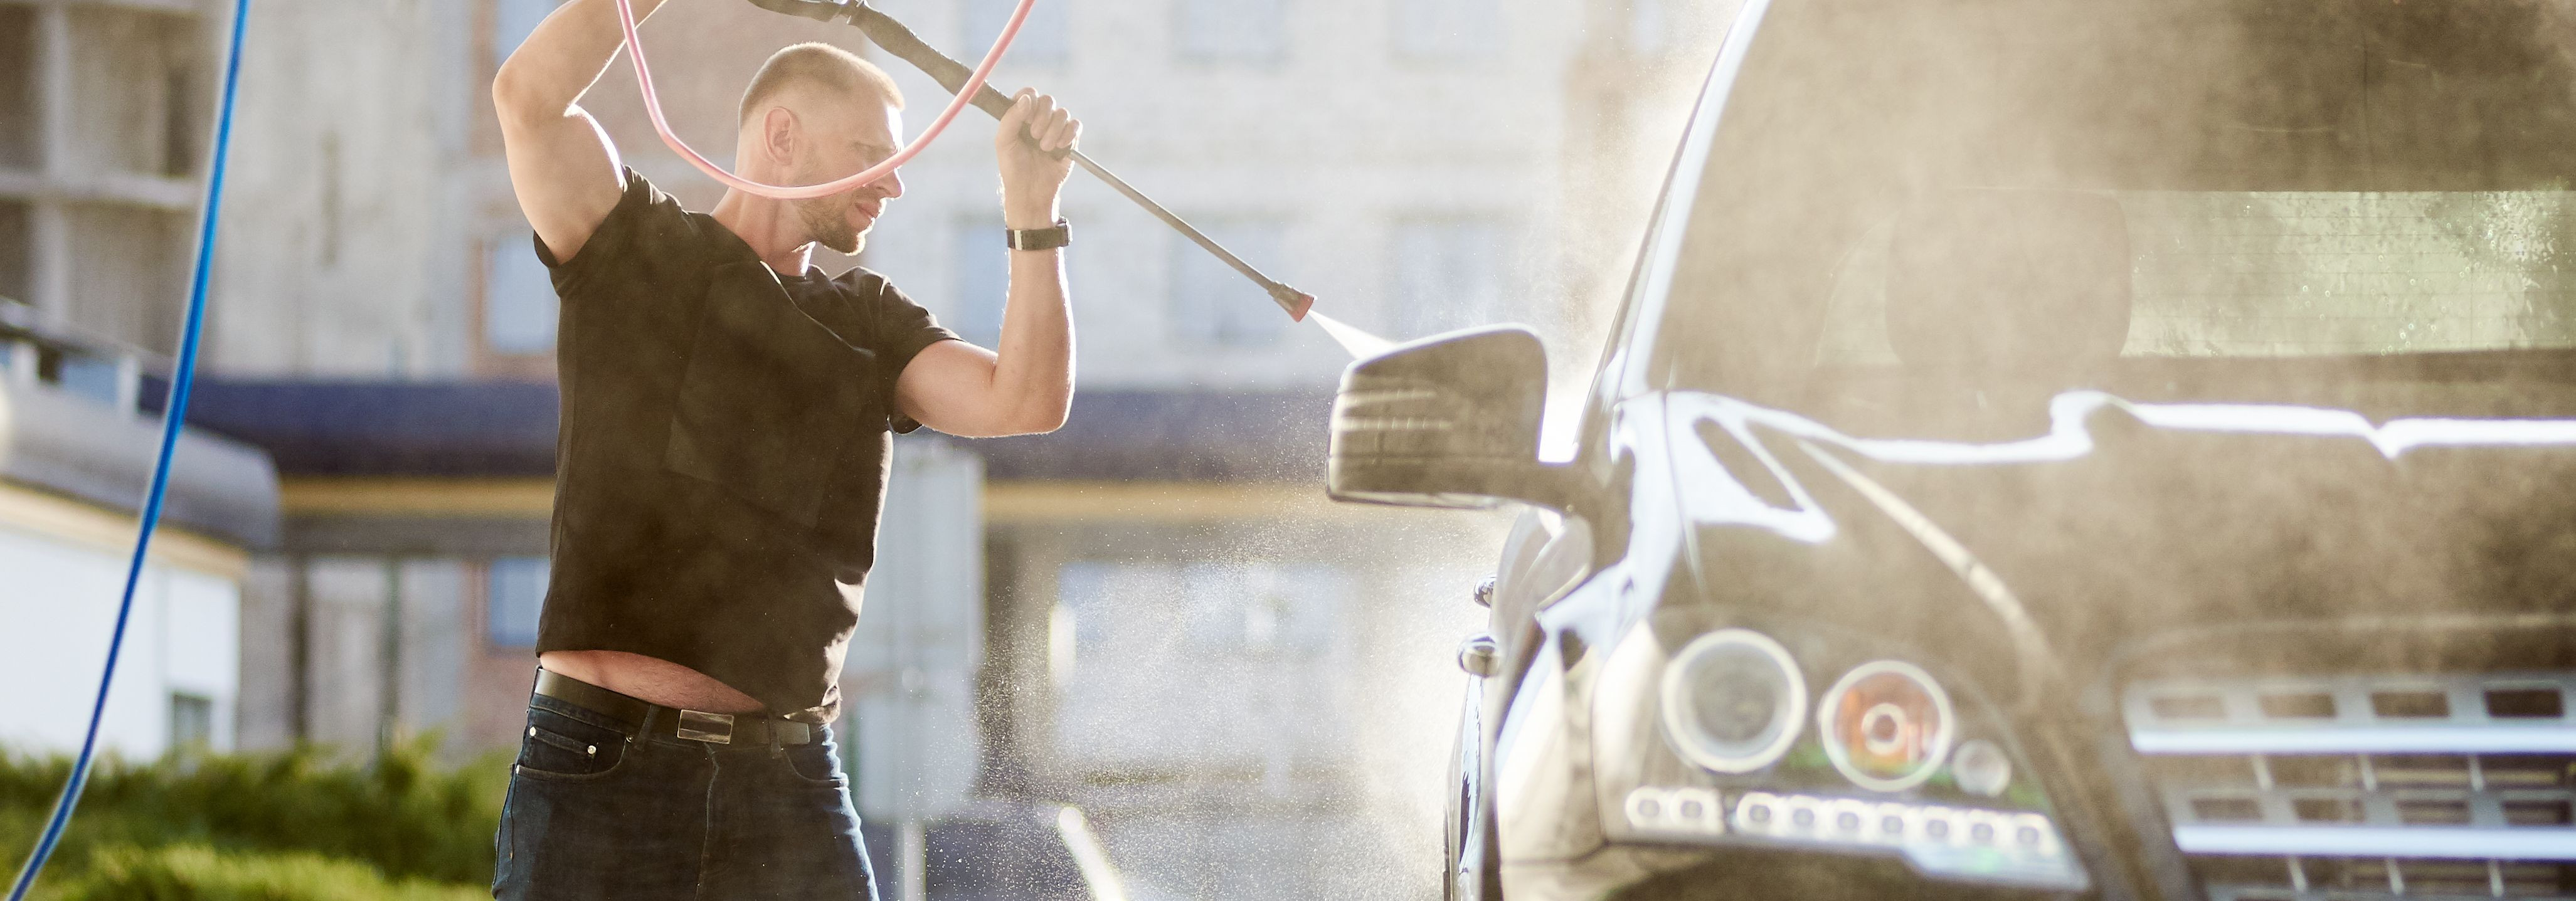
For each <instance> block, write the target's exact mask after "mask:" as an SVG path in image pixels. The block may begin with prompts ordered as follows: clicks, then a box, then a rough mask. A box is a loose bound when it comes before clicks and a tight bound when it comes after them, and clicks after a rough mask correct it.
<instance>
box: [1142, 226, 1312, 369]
mask: <svg viewBox="0 0 2576 901" xmlns="http://www.w3.org/2000/svg"><path fill="white" fill-rule="evenodd" d="M1204 230H1205V231H1206V232H1207V235H1208V237H1211V238H1214V239H1216V242H1217V243H1218V244H1222V245H1224V246H1225V249H1227V250H1230V251H1233V252H1234V255H1235V256H1238V257H1242V258H1243V259H1244V260H1245V261H1246V262H1249V263H1252V264H1253V265H1255V266H1260V265H1265V264H1267V265H1272V266H1276V265H1279V262H1278V261H1279V248H1280V245H1281V243H1282V242H1281V240H1280V239H1281V236H1282V235H1283V234H1284V233H1285V232H1286V231H1287V229H1286V227H1285V226H1284V225H1282V224H1281V223H1279V222H1278V221H1276V220H1267V219H1236V220H1231V221H1229V220H1216V221H1213V222H1209V223H1204ZM1170 247H1171V256H1172V298H1171V310H1172V326H1173V328H1172V330H1173V333H1174V334H1175V335H1176V336H1177V337H1179V338H1182V339H1183V340H1187V341H1194V342H1197V343H1200V344H1213V345H1221V346H1226V347H1260V346H1264V345H1268V344H1270V343H1272V342H1274V341H1277V340H1278V339H1279V334H1280V332H1281V331H1282V330H1283V329H1284V328H1285V327H1286V325H1287V323H1288V317H1287V316H1285V315H1283V314H1281V313H1280V312H1279V306H1278V304H1277V302H1275V301H1273V300H1271V299H1270V295H1269V294H1268V293H1267V292H1264V291H1262V290H1261V286H1259V285H1255V284H1253V283H1252V280H1250V279H1247V278H1244V277H1243V274H1242V273H1240V272H1236V271H1234V267H1231V266H1228V265H1226V264H1225V261H1224V260H1220V259H1217V258H1216V255H1215V254H1212V253H1209V252H1207V249H1206V248H1203V247H1200V246H1198V244H1196V243H1195V242H1192V241H1191V240H1190V239H1188V238H1185V237H1182V236H1180V235H1178V234H1174V235H1172V238H1171V245H1170Z"/></svg>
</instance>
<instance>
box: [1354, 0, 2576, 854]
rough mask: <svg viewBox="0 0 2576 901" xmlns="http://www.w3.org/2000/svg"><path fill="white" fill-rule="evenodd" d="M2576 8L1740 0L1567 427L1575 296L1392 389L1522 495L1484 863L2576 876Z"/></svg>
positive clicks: (1402, 461)
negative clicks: (1557, 346) (1564, 309)
mask: <svg viewBox="0 0 2576 901" xmlns="http://www.w3.org/2000/svg"><path fill="white" fill-rule="evenodd" d="M2571 38H2576V9H2571V8H2569V7H2568V6H2566V5H2564V4H2555V3H2549V4H2541V3H2527V2H2505V0H2296V2H2276V0H2182V2H2166V0H2142V2H2121V3H2115V2H2108V0H1771V2H1763V0H1751V2H1748V3H1747V4H1746V7H1745V9H1744V10H1743V13H1742V15H1741V18H1740V19H1739V21H1738V22H1737V24H1736V25H1735V27H1734V30H1733V31H1732V32H1731V33H1730V34H1729V36H1728V38H1727V39H1726V42H1725V45H1724V48H1723V50H1722V51H1721V53H1720V55H1719V56H1718V58H1717V60H1716V64H1715V67H1714V69H1713V71H1712V74H1711V76H1710V79H1709V82H1708V86H1707V88H1706V90H1705V92H1704V93H1703V95H1702V97H1701V99H1700V102H1699V105H1698V108H1697V111H1696V113H1695V114H1694V116H1693V120H1692V122H1691V124H1690V126H1689V128H1688V131H1687V133H1686V136H1685V137H1684V139H1683V142H1682V146H1681V149H1680V153H1679V155H1678V158H1677V160H1676V162H1675V164H1674V167H1673V170H1672V174H1671V176H1670V178H1669V180H1668V185H1667V188H1666V193H1665V195H1664V198H1663V201H1662V204H1661V206H1660V207H1659V209H1658V211H1657V212H1656V214H1655V219H1654V221H1653V223H1652V225H1651V228H1650V231H1649V233H1648V235H1647V238H1646V242H1645V246H1644V249H1643V251H1642V253H1641V254H1640V258H1639V262H1638V265H1637V268H1636V271H1635V275H1634V277H1633V279H1632V285H1631V289H1630V293H1629V296H1628V298H1627V300H1626V303H1625V307H1624V311H1623V312H1622V314H1621V317H1620V319H1619V322H1618V324H1617V326H1616V327H1615V328H1614V329H1613V334H1612V336H1611V339H1610V345H1609V347H1608V349H1607V350H1606V352H1605V353H1604V354H1603V355H1602V357H1601V362H1600V364H1599V366H1598V368H1597V370H1596V372H1595V374H1594V376H1593V379H1594V381H1593V384H1592V388H1591V390H1590V392H1589V400H1588V402H1587V403H1586V404H1585V405H1584V409H1583V411H1582V414H1581V422H1580V427H1579V430H1578V431H1579V436H1580V437H1579V441H1577V442H1576V444H1577V445H1578V450H1577V451H1576V452H1575V453H1574V455H1573V457H1572V459H1571V460H1570V461H1567V462H1561V463H1560V462H1542V461H1541V459H1540V458H1539V456H1538V452H1537V445H1538V434H1539V419H1540V410H1541V407H1542V399H1543V397H1544V395H1545V393H1546V365H1545V359H1544V356H1545V355H1544V352H1543V350H1542V348H1541V345H1540V343H1539V341H1538V339H1537V338H1536V337H1535V336H1534V335H1533V334H1532V333H1530V332H1528V331H1526V330H1523V329H1518V328H1512V327H1503V328H1491V329H1482V330H1473V331H1468V332H1460V333H1452V334H1449V335H1443V336H1437V337H1434V338H1429V339H1424V340H1421V341H1416V342H1413V343H1411V344H1408V345H1404V346H1401V347H1399V348H1397V349H1395V350H1393V351H1390V352H1388V353H1385V354H1382V355H1379V356H1376V357H1373V358H1370V359H1367V360H1363V361H1361V362H1359V363H1356V364H1354V365H1353V366H1352V367H1351V368H1350V370H1349V371H1348V372H1347V374H1346V375H1345V377H1344V380H1343V383H1342V388H1341V394H1340V397H1339V399H1338V401H1337V403H1336V406H1335V409H1334V413H1333V423H1332V434H1333V439H1332V450H1331V460H1330V473H1329V481H1330V489H1331V491H1332V493H1333V494H1334V495H1335V496H1336V497H1338V498H1341V499H1345V500H1355V501H1373V502H1380V503H1396V504H1411V505H1430V506H1440V505H1451V506H1466V505H1476V504H1483V503H1492V502H1495V501H1519V502H1525V503H1526V504H1527V505H1529V511H1530V512H1528V513H1527V514H1525V515H1524V516H1523V517H1522V518H1521V520H1520V522H1519V525H1518V526H1517V527H1516V530H1515V532H1514V534H1513V536H1512V537H1511V539H1510V540H1509V541H1508V543H1507V545H1506V547H1505V548H1504V552H1503V555H1502V560H1501V564H1500V568H1499V572H1498V574H1497V581H1496V583H1495V585H1494V586H1493V588H1492V589H1491V590H1490V604H1491V607H1492V626H1491V633H1490V635H1489V636H1480V637H1478V638H1477V639H1474V640H1471V641H1470V642H1469V644H1468V646H1467V647H1466V648H1465V649H1464V651H1463V652H1462V654H1461V662H1462V664H1463V665H1465V666H1466V667H1467V668H1468V669H1469V670H1470V672H1473V673H1477V674H1478V675H1479V677H1480V678H1476V679H1473V680H1471V685H1470V690H1469V693H1468V697H1467V699H1466V704H1465V705H1464V717H1463V722H1462V724H1461V727H1460V733H1459V751H1458V755H1457V758H1456V761H1457V768H1456V774H1457V778H1456V782H1455V785H1454V793H1453V806H1454V811H1453V812H1454V814H1455V816H1454V817H1453V818H1452V822H1451V824H1450V827H1449V830H1450V841H1449V850H1450V862H1451V864H1452V871H1451V873H1450V874H1449V883H1448V884H1449V890H1450V895H1451V897H1453V898H1494V897H1505V898H1510V899H1513V901H1524V899H1529V901H1538V899H1577V898H1579V899H1596V898H1619V899H1627V898H1736V897H1763V898H1800V899H1804V898H1846V897H1850V898H1863V897H1865V898H1940V897H1952V896H1975V897H1988V896H1995V897H2017V896H2025V895H2027V896H2048V897H2099V898H2119V899H2131V898H2135V899H2189V898H2209V899H2217V901H2237V899H2248V901H2252V899H2285V901H2286V899H2347V901H2357V899H2373V898H2416V897H2441V898H2472V897H2474V898H2568V897H2576V825H2571V819H2576V817H2571V811H2570V793H2569V789H2570V783H2571V775H2576V720H2571V719H2570V718H2569V705H2568V698H2567V692H2568V690H2569V688H2570V686H2571V685H2576V194H2571V193H2570V186H2571V180H2572V179H2576V72H2571V66H2570V54H2571V52H2576V40H2571Z"/></svg>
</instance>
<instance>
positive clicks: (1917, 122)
mask: <svg viewBox="0 0 2576 901" xmlns="http://www.w3.org/2000/svg"><path fill="white" fill-rule="evenodd" d="M2570 15H2571V13H2570V11H2567V10H2562V9H2559V8H2556V7H2552V6H2548V5H2542V4H2534V3H2527V2H2508V0H2447V2H2399V0H2343V2H2309V0H2301V2H2272V0H2182V2H2149V3H2136V4H2115V3H2097V2H2087V0H1777V2H1775V3H1774V4H1773V5H1772V8H1771V9H1770V11H1769V12H1768V14H1767V16H1766V17H1765V19H1764V21H1763V22H1762V24H1761V25H1760V28H1759V30H1758V31H1757V32H1755V33H1754V35H1753V38H1752V43H1751V49H1750V50H1749V52H1748V54H1747V56H1746V57H1745V59H1744V63H1743V66H1742V69H1741V70H1740V74H1739V75H1738V76H1737V79H1736V81H1735V88H1734V90H1733V91H1732V92H1731V93H1730V94H1729V95H1728V96H1727V97H1726V98H1725V104H1726V105H1725V107H1724V109H1723V113H1722V116H1721V118H1720V119H1719V125H1718V127H1717V131H1716V132H1715V133H1714V134H1713V135H1712V136H1710V137H1709V145H1708V146H1709V152H1708V156H1707V158H1706V161H1705V164H1704V166H1703V168H1702V170H1701V173H1700V178H1699V185H1698V191H1697V194H1696V196H1694V197H1692V198H1690V201H1689V202H1690V206H1689V208H1688V214H1687V217H1686V218H1684V219H1681V220H1678V221H1679V223H1681V224H1680V225H1678V226H1676V225H1674V224H1668V225H1667V226H1666V228H1673V227H1681V228H1683V229H1684V230H1683V232H1682V234H1681V237H1680V239H1679V247H1680V253H1679V255H1678V256H1677V258H1676V261H1675V263H1674V266H1673V269H1672V271H1671V281H1670V285H1671V289H1670V293H1669V294H1668V295H1667V296H1668V298H1669V299H1668V301H1667V302H1666V304H1665V306H1664V308H1663V315H1662V321H1661V322H1660V323H1659V324H1657V325H1656V326H1655V327H1654V331H1653V340H1654V345H1653V351H1654V352H1653V356H1652V357H1651V359H1652V361H1653V362H1652V364H1651V368H1650V370H1649V372H1650V375H1649V376H1648V377H1649V379H1651V380H1652V381H1654V382H1655V383H1658V384H1662V385H1665V386H1669V387H1679V388H1686V389H1696V390H1711V391H1719V392H1723V393H1728V394H1734V395H1738V396H1744V397H1748V398H1751V399H1754V400H1756V401H1757V402H1764V403H1769V404H1773V405H1779V406H1788V407H1795V408H1802V409H1807V410H1810V411H1814V412H1818V413H1821V414H1824V415H1828V416H1831V417H1839V418H1846V419H1848V418H1861V419H1870V418H1887V417H1893V418H1895V419H1898V420H1906V421H1907V424H1908V425H1913V426H1923V425H1939V424H1941V423H1945V422H1975V421H1983V420H1987V419H1991V418H1993V417H1988V416H1984V415H1982V414H1980V413H1978V412H1977V411H1980V410H1999V409H2011V410H2019V411H2027V410H2029V409H2031V408H2032V405H2030V404H2027V403H2008V402H2006V401H2010V400H2013V399H2015V398H2022V397H2023V396H2031V397H2035V396H2041V395H2045V394H2048V393H2054V392H2057V391H2062V390H2067V389H2071V388H2101V389H2106V390H2111V391H2113V392H2115V393H2119V394H2122V395H2123V396H2128V397H2132V398H2135V399H2210V400H2246V401H2276V402H2321V403H2330V404H2335V405H2339V406H2349V407H2355V408H2361V409H2365V410H2366V411H2373V412H2381V413H2387V414H2392V415H2393V414H2398V413H2423V412H2448V413H2455V414H2475V413H2498V412H2513V413H2519V414H2526V415H2527V414H2533V413H2549V414H2552V415H2557V414H2564V413H2569V412H2576V387H2570V384H2571V382H2576V365H2571V361H2576V280H2571V274H2562V273H2561V271H2560V270H2561V269H2562V268H2567V269H2571V270H2576V257H2570V256H2569V255H2568V251H2569V250H2570V249H2576V194H2571V192H2570V190H2569V189H2570V187H2571V182H2570V178H2569V176H2570V175H2571V174H2576V73H2571V66H2570V61H2569V59H2568V57H2567V56H2566V50H2565V48H2567V47H2568V46H2569V45H2570V41H2569V40H2568V38H2569V37H2570V36H2571V31H2576V29H2571V25H2576V20H2571V19H2570V18H2569V16H2570ZM1712 102H1714V101H1712ZM1676 202H1678V201H1676ZM2506 386H2511V387H2513V388H2514V389H2515V390H2511V391H2506V390H2501V389H2502V388H2504V387H2506ZM1997 415H2001V414H1997Z"/></svg>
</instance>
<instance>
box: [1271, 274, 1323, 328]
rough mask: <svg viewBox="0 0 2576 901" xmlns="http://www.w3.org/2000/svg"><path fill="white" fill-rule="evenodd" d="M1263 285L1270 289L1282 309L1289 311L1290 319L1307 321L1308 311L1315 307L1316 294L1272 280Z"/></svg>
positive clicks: (1274, 299) (1272, 296)
mask: <svg viewBox="0 0 2576 901" xmlns="http://www.w3.org/2000/svg"><path fill="white" fill-rule="evenodd" d="M1262 287H1264V288H1266V289H1268V290H1269V291H1270V299H1271V300H1273V301H1277V302H1278V304H1279V308H1280V309H1282V310H1287V311H1288V318H1289V319H1292V320H1295V321H1298V322H1304V321H1306V311H1307V310H1311V309H1314V308H1315V295H1312V294H1308V293H1306V292H1304V291H1299V290H1297V289H1295V288H1291V287H1288V286H1287V285H1283V284H1280V283H1278V282H1271V283H1270V284H1267V285H1263V286H1262Z"/></svg>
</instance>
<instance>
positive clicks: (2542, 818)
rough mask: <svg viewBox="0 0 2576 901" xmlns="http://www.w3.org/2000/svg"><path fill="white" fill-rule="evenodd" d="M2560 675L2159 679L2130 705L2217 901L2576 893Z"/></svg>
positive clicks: (2141, 743)
mask: <svg viewBox="0 0 2576 901" xmlns="http://www.w3.org/2000/svg"><path fill="white" fill-rule="evenodd" d="M2571 687H2576V677H2572V676H2569V675H2564V674H2486V675H2468V676H2338V677H2324V678H2292V677H2264V678H2248V679H2227V680H2211V679H2157V680H2149V681H2140V682H2135V683H2131V684H2130V685H2129V686H2128V687H2127V690H2126V691H2125V692H2123V696H2122V699H2121V713H2122V715H2123V717H2124V719H2125V721H2126V723H2127V724H2128V728H2129V740H2130V744H2131V746H2132V747H2133V748H2134V749H2135V750H2136V751H2137V752H2138V753H2139V755H2140V757H2141V759H2142V761H2143V763H2144V765H2145V769H2146V776H2147V779H2148V782H2149V784H2150V786H2151V787H2152V789H2153V792H2154V796H2155V799H2156V801H2157V802H2158V803H2160V804H2161V805H2162V806H2163V809H2164V812H2165V815H2166V817H2167V818H2168V819H2169V820H2170V821H2171V822H2172V823H2173V834H2174V843H2175V844H2176V845H2177V846H2178V847H2179V848H2180V849H2181V850H2182V852H2183V854H2184V856H2185V858H2186V859H2187V860H2189V861H2190V863H2191V866H2192V870H2193V872H2194V874H2195V876H2197V877H2198V879H2199V880H2200V882H2201V886H2202V888H2203V890H2204V891H2206V892H2207V893H2208V895H2209V897H2210V898H2211V899H2212V901H2240V899H2243V901H2275V899H2279V901H2289V899H2299V901H2308V899H2351V901H2359V899H2373V898H2463V899H2465V898H2535V899H2537V898H2563V899H2576V816H2571V804H2576V793H2571V791H2570V789H2571V788H2576V780H2571V776H2576V720H2571V719H2570V718H2569V717H2568V701H2567V699H2568V692H2569V689H2570V688H2571Z"/></svg>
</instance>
